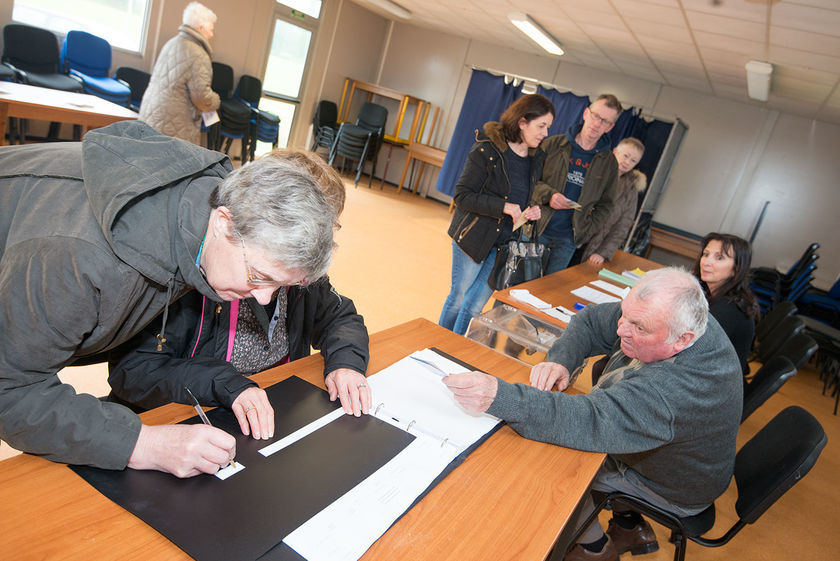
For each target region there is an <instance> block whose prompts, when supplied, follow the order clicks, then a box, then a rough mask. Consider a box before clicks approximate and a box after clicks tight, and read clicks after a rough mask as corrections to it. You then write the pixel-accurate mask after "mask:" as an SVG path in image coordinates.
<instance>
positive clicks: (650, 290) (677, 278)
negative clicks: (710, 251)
mask: <svg viewBox="0 0 840 561" xmlns="http://www.w3.org/2000/svg"><path fill="white" fill-rule="evenodd" d="M633 290H634V293H635V295H636V298H638V299H639V300H648V298H650V297H651V296H653V295H656V297H657V298H662V300H660V302H663V309H666V310H668V312H669V313H668V316H667V318H666V320H667V322H668V328H669V332H670V337H669V338H668V341H666V342H667V343H673V342H674V341H676V340H677V339H678V338H679V337H680V335H682V334H683V333H685V332H687V331H691V332H693V333H694V339H695V340H697V339H699V338H700V337H701V336H702V335H703V333H705V332H706V322H707V321H708V317H709V303H708V301H707V300H706V296H705V295H704V294H703V289H702V288H700V283H699V282H698V281H697V278H696V277H695V276H694V275H692V274H691V273H689V272H688V271H686V270H685V269H682V268H680V267H665V268H662V269H654V270H653V271H648V272H647V273H645V276H643V277H642V278H641V280H639V282H637V283H636V286H635V287H634V288H633Z"/></svg>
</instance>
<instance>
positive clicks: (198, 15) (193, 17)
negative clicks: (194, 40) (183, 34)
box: [181, 2, 217, 29]
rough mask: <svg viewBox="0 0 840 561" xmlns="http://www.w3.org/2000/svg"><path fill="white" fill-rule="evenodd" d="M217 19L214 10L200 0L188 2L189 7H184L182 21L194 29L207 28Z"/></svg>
mask: <svg viewBox="0 0 840 561" xmlns="http://www.w3.org/2000/svg"><path fill="white" fill-rule="evenodd" d="M216 19H217V18H216V14H215V13H213V10H211V9H210V8H208V7H207V6H205V5H204V4H202V3H200V2H190V3H189V4H187V7H186V8H184V15H183V17H182V21H181V23H183V24H184V25H189V26H190V27H192V28H193V29H198V28H199V27H204V28H207V27H209V26H210V25H211V24H214V25H215V23H216Z"/></svg>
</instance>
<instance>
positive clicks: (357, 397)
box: [324, 368, 371, 417]
mask: <svg viewBox="0 0 840 561" xmlns="http://www.w3.org/2000/svg"><path fill="white" fill-rule="evenodd" d="M324 383H325V384H326V386H327V390H328V391H329V392H330V401H335V399H336V398H338V399H339V401H340V402H341V406H342V407H343V408H344V412H345V413H347V414H348V415H355V416H357V417H359V416H360V415H361V414H362V413H364V414H365V415H367V414H368V411H370V402H371V397H370V386H368V385H367V380H366V379H365V377H364V376H363V375H362V374H360V373H358V372H356V371H355V370H350V369H349V368H339V369H338V370H333V371H332V372H330V373H329V374H327V377H326V379H325V380H324Z"/></svg>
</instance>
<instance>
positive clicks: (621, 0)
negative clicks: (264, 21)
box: [353, 0, 840, 124]
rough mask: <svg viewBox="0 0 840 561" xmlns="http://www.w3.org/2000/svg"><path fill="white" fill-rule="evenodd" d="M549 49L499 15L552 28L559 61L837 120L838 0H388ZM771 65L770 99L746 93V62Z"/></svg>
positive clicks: (449, 25)
mask: <svg viewBox="0 0 840 561" xmlns="http://www.w3.org/2000/svg"><path fill="white" fill-rule="evenodd" d="M353 1H354V2H355V3H357V4H359V5H361V6H364V7H365V8H367V9H369V10H371V11H372V12H375V13H377V14H380V15H382V16H384V17H387V18H390V19H394V20H395V21H402V22H405V23H408V24H411V25H416V26H418V27H425V28H430V29H435V30H438V31H442V32H445V33H449V34H452V35H457V36H461V37H467V38H470V39H476V40H479V41H483V42H487V43H493V44H499V45H505V46H508V47H511V48H514V49H517V50H520V51H524V52H528V53H534V54H538V55H542V56H552V55H549V54H548V53H546V52H545V51H543V50H542V49H541V48H540V47H538V46H537V45H536V44H534V43H533V42H531V40H530V39H528V38H527V37H525V36H524V35H522V34H521V33H520V32H519V31H518V30H517V29H516V28H515V27H514V26H513V24H511V23H510V21H509V20H508V18H507V14H508V13H509V12H513V11H518V12H525V13H527V14H528V15H530V16H531V17H532V18H533V19H534V20H536V21H537V22H538V23H539V24H540V25H541V26H542V27H543V28H544V29H545V30H546V31H548V32H549V33H550V34H551V35H553V36H554V37H555V38H556V39H557V40H558V41H559V42H560V43H561V45H562V46H563V49H564V50H565V51H566V54H565V55H563V56H562V57H557V58H558V60H559V61H561V62H564V61H567V62H571V63H575V64H580V65H583V66H587V67H592V68H597V69H601V70H605V71H608V72H616V73H620V74H626V75H628V76H632V77H636V78H642V79H645V80H649V81H653V82H657V83H661V84H665V85H668V86H673V87H676V88H684V89H690V90H696V91H700V92H703V93H706V94H709V95H714V96H718V97H722V98H729V99H736V100H739V101H744V102H750V103H756V104H761V105H764V106H766V107H768V108H770V109H778V110H780V111H785V112H788V113H793V114H796V115H802V116H805V117H808V118H814V119H819V120H822V121H827V122H831V123H837V124H840V0H396V3H397V4H399V5H401V6H402V7H404V8H406V9H408V10H409V11H411V13H412V16H411V19H409V20H401V19H399V18H397V17H394V16H392V15H390V14H388V12H385V11H384V10H382V9H381V8H379V7H377V6H376V5H375V4H373V3H372V2H371V1H370V0H353ZM749 60H760V61H765V62H770V63H772V64H773V67H774V69H773V79H772V85H771V90H770V100H769V101H767V102H765V103H763V104H762V103H761V102H756V101H752V100H749V99H748V98H747V80H746V71H745V70H744V65H745V64H746V63H747V61H749Z"/></svg>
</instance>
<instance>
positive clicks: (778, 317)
mask: <svg viewBox="0 0 840 561" xmlns="http://www.w3.org/2000/svg"><path fill="white" fill-rule="evenodd" d="M795 313H796V304H794V303H793V302H790V301H788V300H783V301H781V302H777V303H776V305H774V306H773V307H772V308H771V309H770V311H769V312H767V313H766V314H764V317H763V318H761V320H760V321H759V322H758V325H756V326H755V338H756V340H757V341H758V342H759V343H760V342H761V341H762V340H763V339H764V338H765V337H767V335H769V334H770V332H771V331H772V330H773V329H775V328H776V326H778V325H779V322H780V321H782V320H783V319H785V318H786V317H788V316H791V315H793V314H795Z"/></svg>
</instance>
